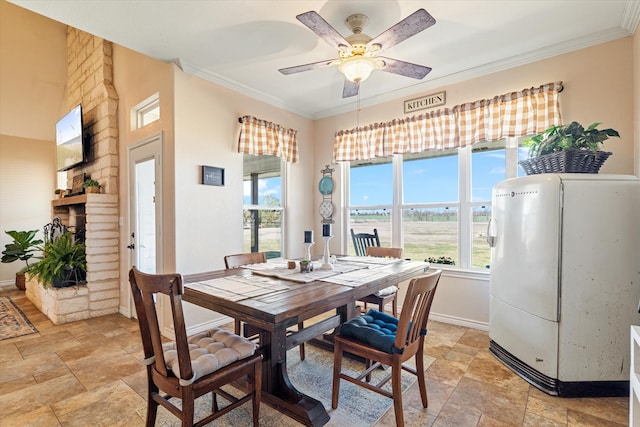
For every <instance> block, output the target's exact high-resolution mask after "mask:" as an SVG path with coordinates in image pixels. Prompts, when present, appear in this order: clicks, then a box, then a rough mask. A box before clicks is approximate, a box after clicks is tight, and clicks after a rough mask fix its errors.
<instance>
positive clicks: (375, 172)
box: [349, 157, 393, 206]
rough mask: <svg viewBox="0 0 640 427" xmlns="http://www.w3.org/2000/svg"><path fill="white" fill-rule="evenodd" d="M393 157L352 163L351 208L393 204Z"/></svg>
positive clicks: (350, 178)
mask: <svg viewBox="0 0 640 427" xmlns="http://www.w3.org/2000/svg"><path fill="white" fill-rule="evenodd" d="M391 161H392V159H391V157H386V158H382V159H373V160H366V161H361V162H351V169H350V172H349V174H350V177H349V182H350V186H349V196H350V197H349V198H350V206H379V205H390V204H391V203H393V166H392V164H391Z"/></svg>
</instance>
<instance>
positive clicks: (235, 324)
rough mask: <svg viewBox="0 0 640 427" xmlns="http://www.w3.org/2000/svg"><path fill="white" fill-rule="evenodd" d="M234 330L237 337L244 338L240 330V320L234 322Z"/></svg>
mask: <svg viewBox="0 0 640 427" xmlns="http://www.w3.org/2000/svg"><path fill="white" fill-rule="evenodd" d="M233 329H234V333H235V334H236V335H240V336H242V334H241V333H240V330H241V328H240V321H239V320H234V321H233Z"/></svg>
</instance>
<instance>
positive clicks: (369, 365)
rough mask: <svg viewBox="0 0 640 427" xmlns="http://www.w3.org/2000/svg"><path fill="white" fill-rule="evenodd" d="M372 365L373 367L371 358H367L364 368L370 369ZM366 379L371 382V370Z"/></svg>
mask: <svg viewBox="0 0 640 427" xmlns="http://www.w3.org/2000/svg"><path fill="white" fill-rule="evenodd" d="M370 367H371V359H365V361H364V369H365V370H367V369H369V368H370ZM366 381H367V382H368V383H370V382H371V372H369V373H368V374H367V376H366Z"/></svg>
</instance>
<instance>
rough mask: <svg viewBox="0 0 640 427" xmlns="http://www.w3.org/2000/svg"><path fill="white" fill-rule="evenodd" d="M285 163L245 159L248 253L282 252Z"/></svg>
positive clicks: (274, 158) (269, 158)
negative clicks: (282, 174) (283, 166)
mask: <svg viewBox="0 0 640 427" xmlns="http://www.w3.org/2000/svg"><path fill="white" fill-rule="evenodd" d="M281 165H282V160H281V159H280V158H279V157H277V156H254V155H250V154H245V155H244V162H243V167H244V172H243V174H244V191H243V204H244V211H243V224H244V233H243V235H244V240H243V245H244V250H245V252H267V257H269V258H275V257H278V256H280V254H281V252H282V215H283V209H282V208H283V206H282V176H281Z"/></svg>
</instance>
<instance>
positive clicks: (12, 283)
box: [0, 279, 17, 290]
mask: <svg viewBox="0 0 640 427" xmlns="http://www.w3.org/2000/svg"><path fill="white" fill-rule="evenodd" d="M5 288H6V289H5ZM11 288H16V280H15V279H12V280H0V289H1V290H9V289H11ZM16 289H17V288H16Z"/></svg>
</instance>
